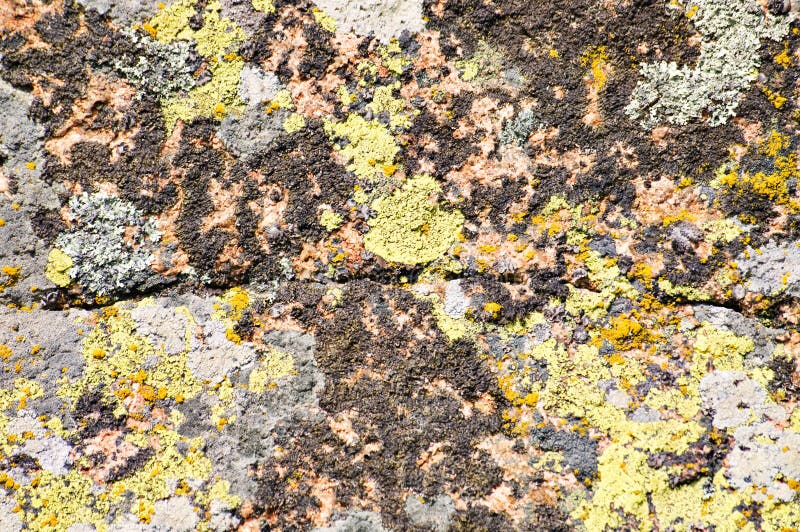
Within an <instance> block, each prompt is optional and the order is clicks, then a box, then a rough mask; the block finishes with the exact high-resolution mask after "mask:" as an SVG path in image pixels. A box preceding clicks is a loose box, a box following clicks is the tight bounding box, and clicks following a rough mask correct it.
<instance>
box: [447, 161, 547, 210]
mask: <svg viewBox="0 0 800 532" xmlns="http://www.w3.org/2000/svg"><path fill="white" fill-rule="evenodd" d="M530 175H531V166H530V160H529V159H528V158H527V157H526V156H525V155H524V153H522V152H521V150H518V149H505V150H501V152H500V158H499V159H497V158H494V157H492V158H486V157H482V156H480V155H477V154H472V155H470V156H469V157H468V158H467V160H466V161H464V164H462V165H461V167H460V168H458V169H457V170H452V171H450V172H449V173H448V174H447V175H446V176H445V179H446V180H447V181H449V182H451V183H453V184H455V185H456V186H457V187H458V189H459V191H460V192H461V194H463V195H464V196H465V197H467V198H470V197H471V195H472V190H473V188H474V187H475V186H478V185H480V186H492V187H499V186H500V184H501V183H502V180H503V178H504V177H510V178H512V179H514V178H521V177H523V176H530ZM527 188H528V190H526V191H525V192H526V195H525V198H528V197H530V196H531V195H532V194H533V186H532V183H531V184H529V185H528V187H527Z"/></svg>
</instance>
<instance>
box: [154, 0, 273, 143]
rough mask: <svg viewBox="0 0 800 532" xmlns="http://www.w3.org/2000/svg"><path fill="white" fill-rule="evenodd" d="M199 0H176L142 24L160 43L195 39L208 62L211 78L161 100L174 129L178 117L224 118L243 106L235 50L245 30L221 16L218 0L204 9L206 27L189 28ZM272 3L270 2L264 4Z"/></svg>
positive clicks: (188, 118)
mask: <svg viewBox="0 0 800 532" xmlns="http://www.w3.org/2000/svg"><path fill="white" fill-rule="evenodd" d="M195 3H196V0H177V1H176V2H174V3H172V4H171V5H170V6H168V7H167V8H166V9H163V10H162V11H160V12H159V13H158V14H156V15H155V16H154V17H153V18H152V19H150V21H149V22H147V23H145V24H144V25H143V27H144V28H145V29H146V30H147V31H148V32H150V34H151V35H152V36H153V37H154V38H155V39H156V40H158V41H159V42H162V43H170V42H173V41H176V40H184V41H194V42H195V43H196V46H197V51H198V53H200V54H201V55H202V56H203V57H205V58H206V59H207V60H208V61H209V71H210V72H211V80H210V81H208V82H207V83H205V84H203V85H200V86H198V87H195V88H193V89H192V90H190V91H189V93H188V94H187V95H185V96H183V95H176V96H171V97H169V98H166V99H164V100H162V102H161V108H162V111H163V113H164V121H165V123H166V124H167V128H168V130H169V131H170V132H171V131H172V128H173V127H175V122H176V121H177V120H182V121H184V122H188V121H191V120H193V119H195V118H200V117H207V118H217V119H221V118H223V117H224V116H225V115H227V114H228V113H231V112H232V113H235V114H238V113H240V112H241V111H242V110H243V109H244V102H243V101H242V100H241V98H239V93H238V87H239V81H240V76H241V72H242V68H243V67H244V61H243V60H242V58H241V57H240V56H239V55H238V54H237V53H236V52H237V51H238V47H239V45H240V44H241V43H242V42H244V40H245V33H244V31H243V30H242V29H241V28H240V27H239V26H238V25H236V23H235V22H233V21H232V20H230V19H228V18H224V17H220V10H221V9H222V6H221V5H220V2H219V0H211V1H210V2H209V3H208V4H207V5H206V7H205V10H204V11H203V26H202V27H201V28H200V29H199V30H193V29H192V28H191V27H189V19H190V18H191V17H192V16H193V15H194V14H195V8H194V6H195ZM264 4H265V5H266V4H269V5H270V6H271V2H266V3H264Z"/></svg>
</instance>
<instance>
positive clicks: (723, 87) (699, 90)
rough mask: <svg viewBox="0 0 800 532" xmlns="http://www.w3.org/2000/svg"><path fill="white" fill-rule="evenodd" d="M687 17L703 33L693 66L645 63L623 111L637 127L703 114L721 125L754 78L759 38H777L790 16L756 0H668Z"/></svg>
mask: <svg viewBox="0 0 800 532" xmlns="http://www.w3.org/2000/svg"><path fill="white" fill-rule="evenodd" d="M669 7H670V8H672V9H680V10H682V11H683V14H685V15H686V16H687V17H690V18H691V21H692V23H693V24H694V26H695V28H696V29H697V30H698V31H699V32H700V34H701V35H702V40H701V49H700V57H699V58H698V59H697V64H696V65H695V66H694V67H690V66H688V65H683V66H678V64H676V63H675V62H664V61H662V62H660V63H645V64H643V65H641V68H640V72H641V74H642V76H643V77H644V78H645V79H644V80H642V81H640V82H639V83H638V84H637V85H636V88H634V90H633V93H632V95H631V101H630V104H629V105H628V106H627V107H626V108H625V111H626V112H627V114H628V116H630V117H631V118H633V119H636V120H640V121H641V124H642V126H644V127H648V128H649V127H653V126H656V125H658V124H661V123H664V122H668V123H670V124H676V125H683V124H687V123H688V122H690V121H691V120H694V119H698V118H700V117H701V116H703V115H704V113H707V114H708V124H709V125H712V126H717V125H721V124H724V123H725V122H726V121H727V120H728V119H729V118H730V117H731V116H733V115H734V113H735V112H736V108H737V107H738V105H739V99H740V97H741V95H742V93H743V92H744V91H746V90H747V89H748V88H749V87H750V85H751V84H752V83H753V81H755V79H756V78H757V77H758V67H759V66H760V62H759V56H758V51H759V48H760V47H761V40H762V39H772V40H775V41H777V40H780V39H782V38H783V37H784V36H786V34H787V33H788V32H789V24H790V22H791V20H792V18H793V17H794V15H793V14H792V15H790V16H787V17H776V16H773V15H772V14H769V13H765V12H764V9H763V8H762V7H761V6H760V5H759V3H758V2H756V1H755V0H727V1H724V2H721V1H719V0H690V1H682V2H676V3H670V4H669Z"/></svg>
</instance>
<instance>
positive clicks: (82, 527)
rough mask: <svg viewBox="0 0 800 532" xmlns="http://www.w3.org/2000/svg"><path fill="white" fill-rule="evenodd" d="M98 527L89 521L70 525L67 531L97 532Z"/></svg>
mask: <svg viewBox="0 0 800 532" xmlns="http://www.w3.org/2000/svg"><path fill="white" fill-rule="evenodd" d="M96 530H97V529H96V528H95V527H94V525H92V524H89V523H75V524H74V525H70V527H69V528H68V529H67V532H95V531H96Z"/></svg>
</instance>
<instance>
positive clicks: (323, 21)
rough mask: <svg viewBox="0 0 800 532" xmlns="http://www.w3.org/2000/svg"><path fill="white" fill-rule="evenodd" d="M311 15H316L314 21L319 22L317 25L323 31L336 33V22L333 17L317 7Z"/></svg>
mask: <svg viewBox="0 0 800 532" xmlns="http://www.w3.org/2000/svg"><path fill="white" fill-rule="evenodd" d="M311 13H312V14H313V15H314V20H316V21H317V24H319V25H320V26H322V29H324V30H325V31H327V32H330V33H336V21H335V20H334V19H333V17H332V16H330V15H329V14H327V13H325V12H324V11H323V10H321V9H319V8H317V7H315V8H313V9H312V10H311Z"/></svg>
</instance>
